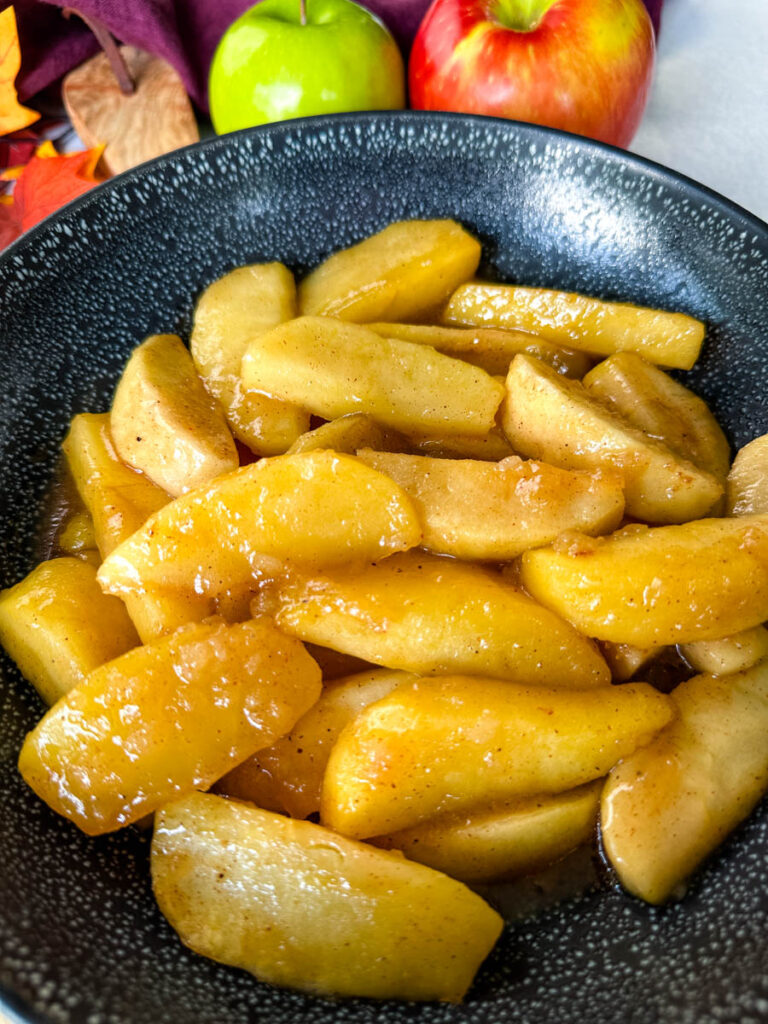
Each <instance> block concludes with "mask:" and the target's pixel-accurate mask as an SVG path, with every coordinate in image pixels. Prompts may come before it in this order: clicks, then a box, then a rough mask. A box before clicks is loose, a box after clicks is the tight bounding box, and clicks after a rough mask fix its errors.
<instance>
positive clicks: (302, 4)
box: [299, 0, 307, 25]
mask: <svg viewBox="0 0 768 1024" xmlns="http://www.w3.org/2000/svg"><path fill="white" fill-rule="evenodd" d="M299 24H301V25H306V24H307V0H299Z"/></svg>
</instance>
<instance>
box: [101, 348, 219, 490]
mask: <svg viewBox="0 0 768 1024" xmlns="http://www.w3.org/2000/svg"><path fill="white" fill-rule="evenodd" d="M109 422H110V427H111V430H112V437H113V439H114V442H115V448H116V449H117V452H118V454H119V456H120V458H121V459H122V460H123V461H124V462H127V463H128V465H129V466H132V467H133V468H134V469H138V470H141V472H142V473H146V475H147V476H148V477H149V479H150V480H152V481H153V483H156V484H157V485H158V486H159V487H162V488H163V490H165V491H168V493H169V494H172V495H178V494H186V493H187V491H192V490H194V489H195V488H196V487H201V486H202V485H203V484H205V483H208V482H209V481H210V480H213V479H214V477H217V476H220V475H221V474H222V473H228V472H230V471H231V470H233V469H236V468H237V466H238V465H239V459H238V455H237V448H236V447H235V442H234V440H233V439H232V434H231V433H230V431H229V427H228V426H227V424H226V421H225V420H224V416H223V414H222V411H221V407H220V406H219V404H218V403H217V402H216V401H215V400H214V399H213V398H212V397H211V396H210V395H209V394H208V392H207V391H206V390H205V388H204V387H203V385H202V382H201V380H200V378H199V377H198V375H197V371H196V370H195V367H194V364H193V362H192V357H191V356H190V354H189V351H188V349H187V348H186V346H185V345H184V344H183V342H182V340H181V338H178V337H177V336H176V335H175V334H156V335H153V336H152V337H149V338H147V339H146V341H144V342H142V344H141V345H139V347H138V348H136V349H134V351H133V353H132V354H131V358H130V359H129V360H128V362H127V363H126V364H125V369H124V370H123V374H122V376H121V378H120V380H119V381H118V384H117V389H116V390H115V397H114V399H113V401H112V411H111V413H110V419H109Z"/></svg>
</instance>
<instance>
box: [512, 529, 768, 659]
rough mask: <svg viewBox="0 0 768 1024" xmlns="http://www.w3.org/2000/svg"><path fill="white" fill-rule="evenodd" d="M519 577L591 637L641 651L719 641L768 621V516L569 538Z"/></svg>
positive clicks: (541, 552) (534, 555)
mask: <svg viewBox="0 0 768 1024" xmlns="http://www.w3.org/2000/svg"><path fill="white" fill-rule="evenodd" d="M520 572H521V579H522V582H523V585H524V586H525V588H526V590H527V591H528V592H529V593H530V594H532V595H533V596H534V597H535V598H536V599H537V600H539V601H540V602H541V603H542V604H543V605H546V607H547V608H550V609H551V610H552V611H554V612H557V613H558V614H559V615H562V616H563V617H564V618H567V619H568V620H569V621H570V622H572V623H573V624H574V625H575V626H576V628H577V629H580V630H581V631H582V632H584V633H586V634H587V636H594V637H597V638H598V639H600V640H610V641H611V642H612V643H615V644H633V645H634V646H636V647H656V646H659V645H661V644H678V643H680V644H685V643H692V642H694V641H697V640H719V639H721V638H722V637H724V636H730V635H731V634H732V633H740V632H741V631H742V630H745V629H750V628H751V627H753V626H757V625H759V624H760V623H761V622H763V621H765V620H766V619H768V516H744V517H742V518H739V519H701V520H698V521H696V522H692V523H684V524H683V525H681V526H658V527H647V526H629V527H626V528H625V529H623V530H620V531H619V532H618V533H614V534H612V535H611V536H610V537H600V538H589V537H585V536H583V535H581V534H570V535H569V534H564V535H563V536H562V537H561V538H559V540H558V541H557V542H556V543H555V544H554V545H553V546H552V547H550V548H539V549H538V550H537V551H526V552H525V554H524V555H523V556H522V565H521V570H520Z"/></svg>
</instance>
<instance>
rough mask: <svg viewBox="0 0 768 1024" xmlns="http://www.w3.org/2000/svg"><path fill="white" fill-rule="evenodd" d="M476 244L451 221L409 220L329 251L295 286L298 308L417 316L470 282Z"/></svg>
mask: <svg viewBox="0 0 768 1024" xmlns="http://www.w3.org/2000/svg"><path fill="white" fill-rule="evenodd" d="M479 262H480V243H479V242H478V241H477V239H475V238H473V237H472V236H471V235H470V234H468V233H467V232H466V231H465V230H464V229H463V228H462V227H461V226H460V225H459V224H457V223H456V222H455V221H452V220H410V221H400V222H398V223H396V224H390V225H389V227H386V228H384V230H383V231H379V232H378V233H377V234H375V235H372V236H371V237H370V238H366V239H365V240H364V241H362V242H359V243H358V244H357V245H353V246H352V247H351V248H350V249H343V250H342V251H341V252H336V253H334V254H333V255H332V256H329V257H328V259H327V260H325V262H324V263H321V264H320V266H319V267H317V268H316V269H315V270H313V271H312V273H311V274H310V275H309V276H308V277H306V278H305V279H304V280H303V281H302V282H301V285H300V286H299V306H300V308H301V312H302V313H305V314H309V315H311V316H335V317H340V318H341V319H342V320H354V321H357V322H358V323H364V322H365V321H366V320H418V319H420V318H421V316H422V315H424V314H426V313H430V312H432V310H433V309H434V308H435V307H437V306H440V305H442V303H443V302H445V300H446V299H447V298H448V296H449V295H450V294H451V292H452V291H453V290H454V288H456V286H457V285H459V284H461V283H462V282H463V281H468V280H469V279H470V278H471V277H472V275H473V274H474V273H475V271H476V270H477V265H478V263H479Z"/></svg>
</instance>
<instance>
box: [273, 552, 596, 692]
mask: <svg viewBox="0 0 768 1024" xmlns="http://www.w3.org/2000/svg"><path fill="white" fill-rule="evenodd" d="M269 597H270V599H271V600H272V601H273V602H274V611H275V614H276V621H277V623H278V625H279V626H280V628H281V629H283V630H285V631H286V632H287V633H291V634H292V635H294V636H297V637H299V638H300V639H301V640H305V641H309V642H310V643H316V644H320V645H321V646H323V647H331V648H334V649H335V650H339V651H343V652H344V653H346V654H354V655H355V656H357V657H359V658H365V659H366V660H367V661H370V662H373V663H374V664H377V665H383V666H385V667H387V668H393V669H402V670H403V671H406V672H415V673H417V674H418V675H447V674H452V673H456V672H459V673H464V674H467V675H473V676H491V677H495V678H497V679H510V680H513V681H515V682H519V683H525V684H532V685H536V684H541V685H543V686H563V687H577V688H579V689H581V688H583V687H588V686H598V685H600V684H605V683H608V682H609V681H610V673H609V671H608V666H607V665H606V664H605V661H604V660H603V658H602V657H601V656H600V654H599V652H598V650H597V648H596V646H595V645H594V644H593V643H592V642H591V641H590V640H588V639H587V638H586V637H585V636H582V635H581V634H580V633H578V632H577V631H576V630H575V629H573V627H572V626H569V625H568V624H567V623H566V622H565V621H564V620H563V619H561V618H559V617H558V616H557V615H553V614H552V613H551V612H549V611H548V610H547V609H545V608H543V607H542V605H540V604H537V603H536V602H535V601H532V600H531V599H530V598H529V597H527V596H526V595H525V594H523V593H521V592H520V591H519V590H516V589H515V588H514V587H512V586H510V585H509V584H506V583H504V581H503V580H502V578H501V577H500V576H499V575H498V574H497V573H493V572H491V571H489V570H485V569H483V568H481V567H480V566H476V565H467V564H464V563H462V562H459V561H456V560H455V559H449V558H439V557H437V556H435V555H429V554H425V553H423V552H407V553H405V554H401V555H393V556H392V557H390V558H385V559H384V560H383V561H380V562H376V563H375V564H370V565H368V566H366V567H365V568H363V569H360V570H350V569H346V570H345V569H338V570H334V571H332V572H331V571H326V572H324V573H322V574H316V575H304V574H298V573H297V574H294V575H291V576H290V577H288V578H282V579H278V580H276V581H275V582H274V585H273V589H272V592H271V594H270V595H269Z"/></svg>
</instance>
